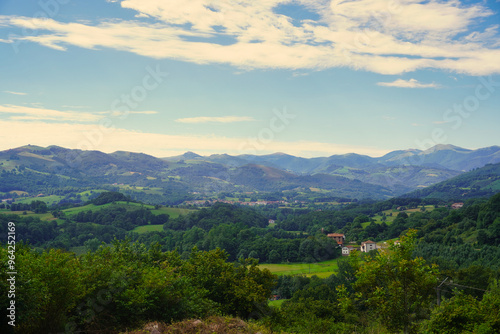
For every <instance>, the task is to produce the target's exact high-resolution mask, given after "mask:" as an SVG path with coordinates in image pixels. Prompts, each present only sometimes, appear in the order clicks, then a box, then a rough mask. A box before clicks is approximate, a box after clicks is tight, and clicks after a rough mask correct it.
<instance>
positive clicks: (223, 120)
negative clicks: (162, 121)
mask: <svg viewBox="0 0 500 334" xmlns="http://www.w3.org/2000/svg"><path fill="white" fill-rule="evenodd" d="M254 120H255V119H254V118H253V117H248V116H222V117H205V116H202V117H190V118H179V119H176V120H175V121H176V122H179V123H235V122H251V121H254Z"/></svg>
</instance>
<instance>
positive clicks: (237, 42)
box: [0, 0, 500, 75]
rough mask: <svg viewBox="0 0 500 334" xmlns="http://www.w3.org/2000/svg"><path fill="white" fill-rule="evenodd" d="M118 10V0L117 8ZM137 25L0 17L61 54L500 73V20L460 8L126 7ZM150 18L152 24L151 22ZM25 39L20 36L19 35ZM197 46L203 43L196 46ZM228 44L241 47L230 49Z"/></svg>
mask: <svg viewBox="0 0 500 334" xmlns="http://www.w3.org/2000/svg"><path fill="white" fill-rule="evenodd" d="M108 1H109V0H108ZM111 2H119V3H120V5H121V7H123V8H126V9H129V10H133V11H135V12H136V19H135V20H130V21H126V20H118V19H115V20H108V21H101V22H100V23H98V24H97V25H94V26H92V25H90V23H83V22H79V23H77V22H71V23H62V22H57V21H55V20H52V19H47V20H41V19H34V18H28V17H19V16H0V26H16V27H19V28H25V29H27V30H28V31H29V30H30V29H33V30H34V31H37V32H38V34H33V35H28V36H24V37H12V38H11V42H12V41H14V40H15V38H18V39H20V40H24V41H32V42H35V43H39V44H41V45H44V46H47V47H50V48H54V49H57V50H66V48H67V47H68V45H74V46H78V47H82V48H87V49H103V48H111V49H116V50H122V51H127V52H132V53H135V54H139V55H142V56H146V57H151V58H158V59H162V58H170V59H178V60H183V61H188V62H194V63H198V64H206V63H227V64H231V65H233V66H235V67H238V68H250V69H251V68H284V69H292V70H295V69H314V70H320V69H324V68H331V67H341V66H342V67H345V66H348V67H351V68H354V69H363V70H368V71H373V72H377V73H382V74H401V73H405V72H409V71H415V70H418V69H422V68H435V69H442V70H447V71H453V72H457V73H466V74H472V75H485V74H492V73H500V62H498V59H500V49H499V46H500V37H499V33H498V25H489V26H484V27H482V28H476V27H478V25H477V23H478V22H480V21H481V20H483V19H484V18H486V17H491V16H492V15H498V14H495V13H493V11H492V10H490V9H489V8H487V7H485V4H482V3H476V4H470V5H465V4H462V3H461V2H459V1H457V0H441V1H438V0H432V1H421V0H399V1H397V2H393V1H387V0H350V1H346V0H332V1H313V0H297V1H293V2H292V1H287V0H255V1H252V2H251V3H248V2H240V1H234V0H221V1H217V2H215V1H213V0H190V1H186V0H171V1H163V0H121V1H118V0H117V1H114V0H113V1H111ZM281 4H294V5H302V6H305V7H307V8H308V10H310V11H312V12H315V13H316V14H318V15H319V17H320V19H319V20H318V21H314V20H302V21H300V22H298V23H297V22H294V21H293V19H292V18H291V17H288V16H285V15H282V14H276V13H275V8H276V7H277V6H278V5H281ZM143 17H148V21H150V20H151V19H153V20H155V21H156V23H153V24H152V23H151V22H148V23H145V22H142V21H141V19H142V18H143ZM19 36H20V35H19ZM192 37H196V40H193V39H191V38H192ZM218 37H226V38H233V39H234V42H233V43H232V44H231V43H229V45H222V44H219V43H218V42H217V38H218Z"/></svg>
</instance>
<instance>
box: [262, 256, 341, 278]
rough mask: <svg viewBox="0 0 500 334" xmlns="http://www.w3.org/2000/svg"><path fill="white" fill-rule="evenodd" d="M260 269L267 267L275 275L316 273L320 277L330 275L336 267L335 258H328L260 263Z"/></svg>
mask: <svg viewBox="0 0 500 334" xmlns="http://www.w3.org/2000/svg"><path fill="white" fill-rule="evenodd" d="M259 267H260V268H261V269H269V271H271V272H272V273H273V274H276V275H306V276H308V277H311V276H313V275H316V276H318V277H320V278H325V277H328V276H330V275H331V274H333V273H334V271H336V270H337V269H338V266H337V260H336V259H335V260H328V261H323V262H317V263H311V264H309V263H289V264H288V263H282V264H260V265H259Z"/></svg>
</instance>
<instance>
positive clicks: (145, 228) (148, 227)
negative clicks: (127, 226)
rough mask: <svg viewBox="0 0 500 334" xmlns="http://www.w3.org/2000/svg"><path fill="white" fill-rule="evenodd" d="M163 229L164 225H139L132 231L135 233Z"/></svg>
mask: <svg viewBox="0 0 500 334" xmlns="http://www.w3.org/2000/svg"><path fill="white" fill-rule="evenodd" d="M161 231H163V225H142V226H137V227H136V228H134V229H133V230H132V232H135V233H139V234H142V233H148V232H161Z"/></svg>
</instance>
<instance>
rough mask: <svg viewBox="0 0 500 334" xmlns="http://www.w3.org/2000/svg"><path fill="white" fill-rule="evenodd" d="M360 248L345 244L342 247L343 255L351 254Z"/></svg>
mask: <svg viewBox="0 0 500 334" xmlns="http://www.w3.org/2000/svg"><path fill="white" fill-rule="evenodd" d="M355 249H356V250H359V248H356V247H354V246H344V247H342V256H349V254H351V252H352V251H353V250H355Z"/></svg>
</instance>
